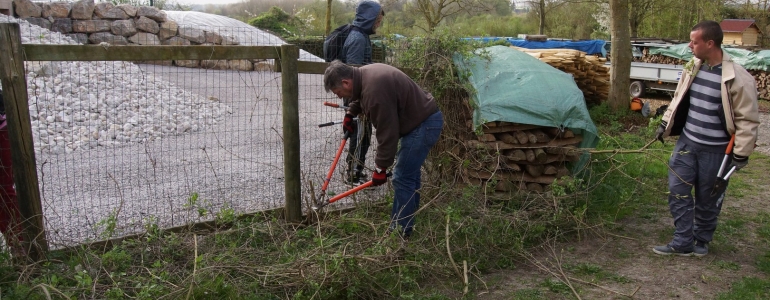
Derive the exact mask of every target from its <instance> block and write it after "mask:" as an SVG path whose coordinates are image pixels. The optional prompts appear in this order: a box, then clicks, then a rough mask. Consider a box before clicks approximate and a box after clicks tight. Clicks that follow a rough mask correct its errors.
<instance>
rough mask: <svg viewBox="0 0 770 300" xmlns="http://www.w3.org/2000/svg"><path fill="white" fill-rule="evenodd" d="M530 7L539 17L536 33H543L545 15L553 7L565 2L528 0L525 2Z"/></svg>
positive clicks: (558, 0)
mask: <svg viewBox="0 0 770 300" xmlns="http://www.w3.org/2000/svg"><path fill="white" fill-rule="evenodd" d="M526 3H527V4H529V6H530V7H531V8H532V11H533V12H534V13H535V14H537V16H538V17H539V18H540V27H539V29H538V34H543V32H544V31H545V16H546V15H547V14H548V13H549V12H550V11H551V10H553V9H554V8H557V7H559V6H561V5H562V4H564V3H565V1H561V0H529V1H527V2H526Z"/></svg>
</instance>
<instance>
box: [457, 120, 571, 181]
mask: <svg viewBox="0 0 770 300" xmlns="http://www.w3.org/2000/svg"><path fill="white" fill-rule="evenodd" d="M469 125H470V124H469ZM482 128H483V134H481V135H477V136H476V137H477V138H476V139H475V140H467V141H465V148H466V150H467V151H468V152H469V153H470V154H471V155H470V156H469V157H474V158H475V159H476V160H475V161H473V162H470V163H469V165H468V166H467V168H465V175H466V176H465V177H466V178H467V180H468V181H469V182H470V183H472V184H478V185H483V184H487V188H494V190H495V191H497V192H514V191H521V190H523V191H531V192H543V191H545V190H547V188H548V186H549V185H550V184H552V183H553V182H554V181H555V180H556V179H558V178H561V177H563V176H568V175H570V171H569V169H567V166H566V164H567V163H568V162H574V161H578V160H579V159H580V155H581V152H580V150H579V149H578V148H577V146H578V144H580V142H581V141H582V139H583V138H582V136H580V135H575V134H574V133H573V132H572V131H571V130H569V129H564V130H560V129H559V128H555V127H542V126H535V125H526V124H515V123H508V122H489V123H486V124H484V125H483V127H482Z"/></svg>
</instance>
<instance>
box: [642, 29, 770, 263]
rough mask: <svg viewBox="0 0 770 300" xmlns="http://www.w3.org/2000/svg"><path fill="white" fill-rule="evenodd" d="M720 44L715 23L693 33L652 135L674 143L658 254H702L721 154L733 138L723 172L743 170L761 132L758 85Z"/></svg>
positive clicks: (713, 213) (713, 220)
mask: <svg viewBox="0 0 770 300" xmlns="http://www.w3.org/2000/svg"><path fill="white" fill-rule="evenodd" d="M722 37H723V34H722V29H721V28H720V26H719V23H717V22H714V21H703V22H700V23H698V25H695V27H693V28H692V31H691V32H690V45H689V47H690V50H692V53H693V56H694V57H693V59H692V60H691V61H690V62H689V63H687V64H686V65H685V66H684V69H683V72H682V77H681V79H680V80H679V85H678V86H677V88H676V92H674V99H673V100H672V101H671V105H669V107H668V110H667V111H666V113H665V114H663V120H662V123H661V125H660V127H659V128H658V131H657V133H656V137H657V138H658V139H659V140H661V142H662V141H663V137H665V136H668V135H679V140H678V141H677V143H676V146H675V148H674V152H673V154H672V155H671V158H670V160H669V174H668V188H669V191H670V193H669V196H668V204H669V209H670V210H671V215H672V216H673V217H674V226H675V227H676V229H675V231H674V238H673V239H672V241H671V242H670V243H668V244H667V245H663V246H657V247H654V248H653V252H655V253H657V254H661V255H672V254H674V255H681V256H699V257H700V256H704V255H706V254H708V243H709V242H711V240H712V238H713V237H714V231H715V230H716V227H717V217H718V216H719V212H720V211H721V209H722V200H723V199H724V196H725V189H726V188H727V184H726V183H725V184H723V185H721V187H720V188H718V189H717V190H714V184H715V182H716V181H717V173H719V169H720V166H721V164H722V160H723V158H724V157H725V150H726V149H727V148H728V147H729V144H730V140H731V138H732V136H735V142H734V146H733V147H732V149H731V155H730V157H729V159H728V161H729V162H730V164H729V165H728V166H727V168H725V169H726V170H729V169H731V168H732V167H735V170H739V169H741V168H743V167H745V166H746V164H748V160H749V155H750V154H751V152H752V151H754V143H755V142H756V140H757V128H758V127H759V112H758V109H757V88H756V82H755V81H754V77H753V76H751V74H749V72H747V71H746V69H744V68H743V67H741V66H740V65H738V64H737V63H735V62H734V61H733V60H732V59H731V58H730V55H728V54H727V53H726V52H724V51H723V50H722V48H721V45H722ZM693 191H694V193H693ZM693 194H694V197H693Z"/></svg>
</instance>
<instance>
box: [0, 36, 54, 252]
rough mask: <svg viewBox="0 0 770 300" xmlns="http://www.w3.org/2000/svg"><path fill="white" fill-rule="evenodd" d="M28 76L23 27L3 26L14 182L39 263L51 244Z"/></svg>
mask: <svg viewBox="0 0 770 300" xmlns="http://www.w3.org/2000/svg"><path fill="white" fill-rule="evenodd" d="M25 74H26V73H25V71H24V58H23V56H22V45H21V31H20V27H19V24H18V23H0V80H1V81H2V84H3V98H4V101H5V112H6V116H7V121H8V134H9V137H10V141H11V145H12V146H11V159H12V164H13V179H14V183H15V184H16V195H17V199H18V201H19V210H20V213H21V218H22V227H23V230H24V233H23V234H22V237H23V239H24V240H23V242H22V245H23V246H24V247H25V248H26V249H28V250H29V258H31V259H33V260H35V261H38V260H41V259H43V258H44V257H45V253H46V252H47V251H48V241H47V239H46V235H45V226H44V225H43V206H42V203H41V202H40V188H39V186H38V180H37V165H36V163H35V146H34V144H33V142H32V128H31V126H30V118H29V104H28V98H27V78H26V76H25Z"/></svg>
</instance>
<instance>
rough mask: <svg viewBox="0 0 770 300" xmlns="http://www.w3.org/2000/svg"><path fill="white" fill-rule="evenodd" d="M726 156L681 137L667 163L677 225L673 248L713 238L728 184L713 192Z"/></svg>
mask: <svg viewBox="0 0 770 300" xmlns="http://www.w3.org/2000/svg"><path fill="white" fill-rule="evenodd" d="M724 156H725V154H724V153H712V152H705V151H702V150H699V149H695V148H694V147H692V146H690V145H687V144H685V143H684V142H682V139H681V138H680V139H679V141H678V142H677V144H676V147H675V148H674V152H673V154H672V155H671V159H670V160H669V162H668V165H669V171H668V189H669V192H670V194H669V196H668V206H669V209H670V210H671V216H672V217H674V226H675V227H676V230H675V231H674V239H673V240H672V241H671V243H670V244H668V245H669V246H670V247H672V248H674V249H677V250H680V251H689V250H692V248H693V243H694V241H695V240H699V241H702V242H711V240H712V239H713V238H714V231H715V230H716V229H717V218H718V217H719V213H720V211H721V210H722V200H724V196H725V189H726V188H727V184H725V185H724V187H722V189H721V190H719V191H717V193H716V194H715V196H711V194H712V190H713V187H714V182H715V181H716V176H717V173H718V172H719V166H720V165H721V164H722V159H723V158H724ZM728 165H729V160H728ZM693 192H694V193H693ZM693 194H694V196H695V197H693Z"/></svg>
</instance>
